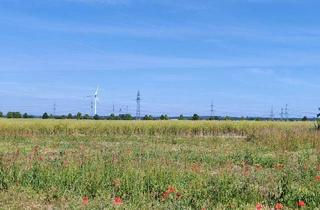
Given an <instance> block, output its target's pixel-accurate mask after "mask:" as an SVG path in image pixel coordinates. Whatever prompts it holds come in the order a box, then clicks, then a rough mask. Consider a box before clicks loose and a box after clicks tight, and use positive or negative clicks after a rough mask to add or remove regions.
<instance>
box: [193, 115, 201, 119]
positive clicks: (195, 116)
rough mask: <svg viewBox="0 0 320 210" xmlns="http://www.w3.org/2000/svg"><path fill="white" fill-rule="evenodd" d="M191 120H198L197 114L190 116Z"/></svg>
mask: <svg viewBox="0 0 320 210" xmlns="http://www.w3.org/2000/svg"><path fill="white" fill-rule="evenodd" d="M192 120H200V116H199V115H198V114H194V115H193V116H192Z"/></svg>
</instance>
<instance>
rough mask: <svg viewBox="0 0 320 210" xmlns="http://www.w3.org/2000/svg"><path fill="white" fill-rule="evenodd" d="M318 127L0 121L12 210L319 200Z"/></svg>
mask: <svg viewBox="0 0 320 210" xmlns="http://www.w3.org/2000/svg"><path fill="white" fill-rule="evenodd" d="M319 137H320V135H319V132H318V131H317V130H316V129H314V123H312V122H262V121H261V122H254V121H250V122H249V121H241V122H234V121H94V120H92V121H83V120H50V119H48V120H26V119H19V120H18V119H17V120H14V119H12V120H7V119H2V120H0V203H1V207H0V208H3V209H46V208H58V209H81V208H83V209H84V208H87V209H112V208H114V207H115V205H118V206H117V208H120V209H202V208H205V209H255V207H256V205H257V204H258V203H260V204H261V205H263V206H264V207H265V209H270V208H273V207H274V206H275V205H276V203H281V204H282V205H283V206H284V207H285V209H297V207H298V206H297V202H298V201H303V202H305V205H306V207H307V208H309V209H316V208H317V207H319V203H320V157H319V154H320V141H319V140H320V138H319Z"/></svg>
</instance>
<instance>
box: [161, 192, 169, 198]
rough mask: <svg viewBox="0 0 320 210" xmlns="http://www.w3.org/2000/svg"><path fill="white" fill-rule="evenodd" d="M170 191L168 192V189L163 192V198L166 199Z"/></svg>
mask: <svg viewBox="0 0 320 210" xmlns="http://www.w3.org/2000/svg"><path fill="white" fill-rule="evenodd" d="M169 195H170V193H168V191H166V192H164V193H162V198H163V199H164V200H165V199H167V198H168V197H169Z"/></svg>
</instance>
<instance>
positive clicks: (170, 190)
mask: <svg viewBox="0 0 320 210" xmlns="http://www.w3.org/2000/svg"><path fill="white" fill-rule="evenodd" d="M167 192H168V193H174V192H176V189H175V188H174V187H172V186H169V187H168V190H167Z"/></svg>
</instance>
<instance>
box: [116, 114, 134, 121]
mask: <svg viewBox="0 0 320 210" xmlns="http://www.w3.org/2000/svg"><path fill="white" fill-rule="evenodd" d="M119 118H120V120H133V117H132V116H131V114H121V115H119Z"/></svg>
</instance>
